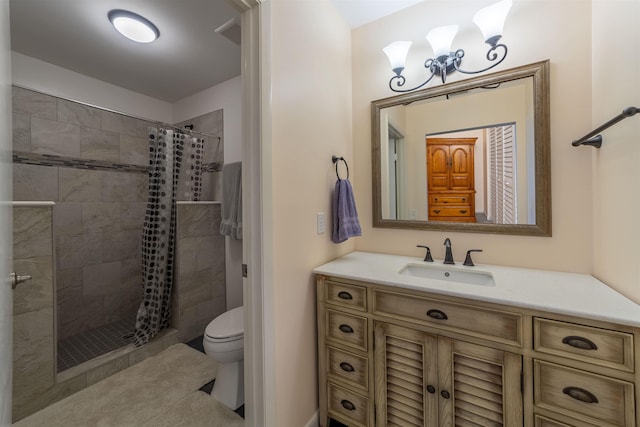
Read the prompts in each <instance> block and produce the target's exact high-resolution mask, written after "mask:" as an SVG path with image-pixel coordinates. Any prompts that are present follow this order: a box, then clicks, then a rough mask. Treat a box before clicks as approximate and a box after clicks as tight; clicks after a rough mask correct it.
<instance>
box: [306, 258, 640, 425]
mask: <svg viewBox="0 0 640 427" xmlns="http://www.w3.org/2000/svg"><path fill="white" fill-rule="evenodd" d="M371 257H374V259H370V258H371ZM376 257H384V260H383V258H376ZM387 258H389V259H390V260H391V261H389V262H390V264H389V265H392V266H391V267H390V268H391V270H392V273H383V272H382V271H383V270H384V269H385V268H387V267H389V265H384V264H385V262H386V260H387ZM350 260H352V261H353V264H354V265H355V267H350V265H349V261H350ZM367 260H369V261H371V262H373V264H370V265H369V266H367V265H365V264H366V263H367ZM405 260H411V261H414V262H415V259H412V258H406V257H394V256H388V255H378V254H366V253H353V254H349V255H347V256H346V257H344V258H343V259H340V260H337V261H335V262H334V263H329V264H326V265H325V266H322V267H319V268H318V269H316V270H315V273H316V277H317V314H318V368H319V403H320V425H321V426H323V427H326V426H328V424H329V418H333V419H335V420H336V421H340V422H341V423H343V424H346V425H348V426H354V427H361V426H401V427H409V426H434V427H446V426H467V425H483V426H485V425H486V426H505V427H515V426H531V427H533V426H535V427H560V426H590V427H603V426H636V425H638V426H640V421H639V417H638V415H639V414H638V411H637V410H636V406H637V405H638V403H639V399H638V392H637V391H636V390H635V387H636V385H637V384H640V383H639V379H640V374H639V372H640V362H639V361H638V359H640V356H638V351H639V350H640V347H639V344H638V342H639V339H640V337H639V336H638V334H639V333H640V327H639V326H640V308H639V307H638V306H637V305H635V304H634V303H633V302H631V301H629V300H627V299H626V298H624V297H622V296H621V295H619V294H617V293H615V292H614V291H611V290H607V289H600V288H597V287H598V286H599V285H598V284H599V283H600V282H597V281H596V280H595V279H593V278H591V277H590V276H586V275H584V276H583V275H572V274H566V273H554V272H541V273H540V276H539V277H534V278H533V279H532V278H531V277H530V276H531V275H534V276H535V274H536V273H532V272H531V271H529V270H522V271H519V270H518V269H515V270H513V271H516V270H518V271H516V273H513V271H511V270H509V269H503V270H504V271H507V270H509V271H508V272H507V273H503V272H502V271H503V270H500V269H499V268H497V269H496V270H495V271H494V273H493V274H494V277H495V279H496V284H495V286H494V288H496V289H490V287H483V286H475V287H474V285H465V286H456V285H450V284H446V283H445V284H442V283H435V282H430V284H428V285H426V286H425V285H423V283H424V282H425V281H424V280H423V281H419V280H415V279H414V278H409V279H406V278H404V277H402V278H399V279H398V283H390V281H391V280H392V278H393V277H394V274H395V272H397V271H398V269H397V268H396V265H401V263H402V262H405ZM383 261H384V262H383ZM436 262H437V261H436ZM394 263H395V264H394ZM350 268H351V270H350ZM363 268H368V270H363ZM452 268H461V267H459V266H456V267H452ZM362 271H368V272H367V273H363V274H362V276H364V277H362V278H356V277H355V276H358V275H360V273H361V272H362ZM518 274H524V275H527V276H526V277H527V279H522V281H524V282H526V281H527V280H534V281H535V280H538V279H546V280H549V278H551V277H555V275H556V274H557V277H556V279H557V280H558V281H557V282H556V283H552V284H548V283H547V284H546V285H541V286H540V290H539V292H549V293H550V295H548V297H553V298H555V299H556V300H555V301H554V302H553V303H552V304H549V306H550V308H548V307H542V305H543V304H541V303H540V302H539V301H536V300H535V299H533V301H532V302H531V301H528V302H527V301H525V302H523V299H527V298H526V297H527V295H526V294H527V292H531V290H528V291H524V290H523V291H522V292H520V293H521V294H524V295H521V296H517V295H516V296H510V295H511V294H513V293H514V292H513V287H510V285H505V284H504V283H503V280H504V279H505V278H508V277H511V278H517V277H518ZM376 277H377V278H376ZM522 277H523V278H524V277H525V276H522ZM563 280H564V281H569V282H571V283H570V284H568V285H567V289H566V290H567V291H568V292H573V290H574V288H576V287H577V288H584V289H583V290H584V292H591V293H592V294H593V296H594V297H596V298H597V299H598V300H599V302H595V301H594V302H593V304H594V306H598V305H599V304H601V305H603V308H602V312H599V313H593V315H578V314H579V313H577V310H576V309H575V307H576V306H578V305H580V304H578V303H576V302H575V301H574V302H568V303H567V304H566V308H565V309H564V310H562V309H559V308H558V307H559V306H562V301H558V299H560V300H561V299H563V298H571V295H569V294H565V293H564V292H558V290H559V289H561V290H562V287H563ZM403 281H404V282H405V283H401V282H403ZM581 281H583V282H584V283H583V282H581ZM416 283H421V285H420V286H417V285H416ZM431 283H435V284H434V285H433V286H431ZM526 284H527V283H525V285H526ZM600 285H601V286H605V285H604V284H601V283H600ZM517 286H518V285H517V284H516V289H517ZM547 286H551V287H550V288H549V289H548V290H547V289H545V288H546V287H547ZM591 286H595V287H596V288H597V289H596V288H594V289H590V287H591ZM499 287H504V289H497V288H499ZM554 290H555V291H554ZM596 291H597V292H596ZM609 292H611V294H609ZM474 293H477V294H478V295H477V298H476V295H474ZM603 295H605V296H606V295H609V296H610V298H609V299H607V298H606V297H605V296H603ZM509 298H511V299H512V300H513V303H512V304H506V303H502V302H501V303H497V302H495V300H500V299H505V300H508V299H509ZM537 298H538V300H540V301H543V300H544V296H538V297H537ZM577 298H578V299H580V298H585V297H584V296H582V297H577ZM606 304H614V305H615V306H614V307H604V305H606ZM582 305H584V306H585V309H587V310H590V309H591V307H590V306H589V304H588V303H584V304H582ZM537 306H539V307H537ZM616 307H617V309H616ZM567 312H570V313H569V314H568V313H567ZM615 312H618V315H619V316H618V317H619V319H617V320H616V321H611V320H610V319H607V318H608V317H612V316H617V315H616V314H615ZM634 316H635V317H634Z"/></svg>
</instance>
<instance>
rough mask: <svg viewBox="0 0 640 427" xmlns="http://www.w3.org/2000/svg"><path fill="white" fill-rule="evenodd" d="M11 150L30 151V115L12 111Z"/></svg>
mask: <svg viewBox="0 0 640 427" xmlns="http://www.w3.org/2000/svg"><path fill="white" fill-rule="evenodd" d="M12 129H13V150H14V151H24V152H27V153H28V152H29V151H31V116H28V115H26V114H20V113H13V125H12Z"/></svg>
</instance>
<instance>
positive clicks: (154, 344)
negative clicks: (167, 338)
mask: <svg viewBox="0 0 640 427" xmlns="http://www.w3.org/2000/svg"><path fill="white" fill-rule="evenodd" d="M162 349H163V346H162V340H153V341H151V342H149V343H147V344H145V345H143V346H142V347H138V348H136V349H135V350H134V351H132V352H131V353H129V366H132V365H135V364H136V363H139V362H142V361H143V360H144V359H146V358H148V357H151V356H153V355H155V354H158V353H160V352H161V351H162Z"/></svg>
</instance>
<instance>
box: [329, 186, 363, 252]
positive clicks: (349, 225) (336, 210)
mask: <svg viewBox="0 0 640 427" xmlns="http://www.w3.org/2000/svg"><path fill="white" fill-rule="evenodd" d="M354 236H362V230H361V229H360V221H358V211H357V210H356V202H355V200H354V198H353V188H351V183H350V182H349V180H348V179H338V182H336V188H335V190H334V192H333V235H332V237H331V240H332V241H333V243H342V242H344V241H345V240H347V239H348V238H349V237H354Z"/></svg>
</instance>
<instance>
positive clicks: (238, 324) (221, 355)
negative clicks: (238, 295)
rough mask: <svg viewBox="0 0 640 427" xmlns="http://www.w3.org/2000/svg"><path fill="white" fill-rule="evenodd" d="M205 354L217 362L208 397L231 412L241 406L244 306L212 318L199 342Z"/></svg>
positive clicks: (242, 397) (242, 393)
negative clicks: (211, 388)
mask: <svg viewBox="0 0 640 427" xmlns="http://www.w3.org/2000/svg"><path fill="white" fill-rule="evenodd" d="M202 341H203V342H202V344H203V347H204V351H205V353H206V354H207V355H208V356H210V357H212V358H213V359H214V360H215V361H216V362H218V372H217V374H216V381H215V383H214V385H213V390H212V391H211V396H213V397H214V398H215V399H216V400H218V401H219V402H220V403H222V404H223V405H225V406H227V407H228V408H231V409H233V410H235V409H237V408H239V407H240V406H242V405H243V404H244V307H242V306H241V307H237V308H234V309H232V310H229V311H227V312H224V313H222V314H221V315H220V316H218V317H216V318H215V319H213V320H212V321H211V322H209V324H208V325H207V328H206V329H205V333H204V336H203V339H202Z"/></svg>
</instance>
